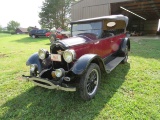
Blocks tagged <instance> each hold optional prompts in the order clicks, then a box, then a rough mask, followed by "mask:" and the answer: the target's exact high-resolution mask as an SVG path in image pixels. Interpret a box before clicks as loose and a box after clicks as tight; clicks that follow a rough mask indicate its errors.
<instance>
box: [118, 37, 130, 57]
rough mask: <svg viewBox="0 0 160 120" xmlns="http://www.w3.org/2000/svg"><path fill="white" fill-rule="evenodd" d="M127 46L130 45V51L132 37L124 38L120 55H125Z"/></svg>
mask: <svg viewBox="0 0 160 120" xmlns="http://www.w3.org/2000/svg"><path fill="white" fill-rule="evenodd" d="M126 46H128V51H130V39H129V38H123V39H122V42H121V45H120V49H119V54H120V55H124V53H125V48H126Z"/></svg>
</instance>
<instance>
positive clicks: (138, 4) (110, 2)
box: [71, 0, 160, 34]
mask: <svg viewBox="0 0 160 120" xmlns="http://www.w3.org/2000/svg"><path fill="white" fill-rule="evenodd" d="M116 14H123V15H126V16H128V17H129V24H128V27H127V30H128V31H130V32H133V31H136V32H139V33H140V32H141V33H142V32H143V33H144V34H156V32H157V30H158V29H159V28H158V24H159V19H160V0H80V1H78V2H76V3H74V4H73V5H72V10H71V19H72V21H75V20H80V19H86V18H93V17H100V16H106V15H116Z"/></svg>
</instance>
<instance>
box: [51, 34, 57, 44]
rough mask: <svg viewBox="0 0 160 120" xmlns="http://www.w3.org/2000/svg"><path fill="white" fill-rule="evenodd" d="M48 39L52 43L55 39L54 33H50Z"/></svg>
mask: <svg viewBox="0 0 160 120" xmlns="http://www.w3.org/2000/svg"><path fill="white" fill-rule="evenodd" d="M49 40H50V42H51V43H53V42H54V41H56V36H55V34H51V35H50V36H49Z"/></svg>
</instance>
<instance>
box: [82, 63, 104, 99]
mask: <svg viewBox="0 0 160 120" xmlns="http://www.w3.org/2000/svg"><path fill="white" fill-rule="evenodd" d="M100 79H101V72H100V68H99V66H98V65H97V64H95V63H91V64H90V66H89V68H88V70H87V71H86V73H84V74H83V75H82V77H81V78H80V83H79V92H80V96H81V98H82V99H83V100H91V99H92V98H93V97H94V96H95V94H96V92H97V90H98V87H99V83H100Z"/></svg>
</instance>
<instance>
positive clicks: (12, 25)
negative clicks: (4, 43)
mask: <svg viewBox="0 0 160 120" xmlns="http://www.w3.org/2000/svg"><path fill="white" fill-rule="evenodd" d="M19 26H20V23H18V22H16V21H13V20H11V21H10V22H9V23H8V24H7V30H8V31H9V32H15V30H16V29H17V28H18V27H19Z"/></svg>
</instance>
